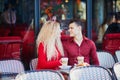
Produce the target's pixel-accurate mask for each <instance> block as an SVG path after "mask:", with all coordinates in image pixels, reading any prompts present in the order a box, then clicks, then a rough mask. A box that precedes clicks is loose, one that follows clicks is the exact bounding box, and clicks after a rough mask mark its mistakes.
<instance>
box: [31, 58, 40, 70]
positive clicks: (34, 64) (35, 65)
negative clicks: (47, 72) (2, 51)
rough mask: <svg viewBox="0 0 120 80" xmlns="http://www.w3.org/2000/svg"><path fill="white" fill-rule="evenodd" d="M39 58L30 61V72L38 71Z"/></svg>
mask: <svg viewBox="0 0 120 80" xmlns="http://www.w3.org/2000/svg"><path fill="white" fill-rule="evenodd" d="M37 62H38V58H34V59H32V60H31V61H30V64H29V66H30V70H36V67H37Z"/></svg>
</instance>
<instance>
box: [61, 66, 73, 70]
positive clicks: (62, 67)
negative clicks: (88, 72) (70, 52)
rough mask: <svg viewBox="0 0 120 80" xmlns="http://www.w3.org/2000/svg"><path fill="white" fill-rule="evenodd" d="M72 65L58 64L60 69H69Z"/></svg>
mask: <svg viewBox="0 0 120 80" xmlns="http://www.w3.org/2000/svg"><path fill="white" fill-rule="evenodd" d="M71 67H72V66H59V68H60V69H70V68H71Z"/></svg>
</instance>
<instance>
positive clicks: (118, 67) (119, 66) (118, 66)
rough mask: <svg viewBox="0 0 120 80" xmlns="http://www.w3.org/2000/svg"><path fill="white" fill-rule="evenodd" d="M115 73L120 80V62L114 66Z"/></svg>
mask: <svg viewBox="0 0 120 80" xmlns="http://www.w3.org/2000/svg"><path fill="white" fill-rule="evenodd" d="M113 71H114V75H115V77H116V79H117V80H120V62H118V63H115V64H114V66H113Z"/></svg>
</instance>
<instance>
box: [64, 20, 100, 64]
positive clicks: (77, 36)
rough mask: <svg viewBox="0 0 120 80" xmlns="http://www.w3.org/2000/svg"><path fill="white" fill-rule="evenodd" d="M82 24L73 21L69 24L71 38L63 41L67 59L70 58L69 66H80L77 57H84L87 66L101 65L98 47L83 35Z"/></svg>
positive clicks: (78, 21)
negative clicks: (97, 51)
mask: <svg viewBox="0 0 120 80" xmlns="http://www.w3.org/2000/svg"><path fill="white" fill-rule="evenodd" d="M82 27H83V26H82V22H81V21H80V20H72V21H70V23H69V30H68V31H69V33H70V38H68V39H65V40H63V39H62V42H63V47H64V53H65V57H68V58H69V59H68V65H75V64H78V61H77V57H79V56H83V57H84V63H86V64H87V65H99V61H98V57H97V53H96V46H95V44H94V42H93V41H92V40H89V39H88V38H86V37H85V36H84V35H83V34H82Z"/></svg>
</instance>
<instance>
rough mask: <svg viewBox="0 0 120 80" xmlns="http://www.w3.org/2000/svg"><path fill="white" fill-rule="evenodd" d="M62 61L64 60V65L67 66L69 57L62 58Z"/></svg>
mask: <svg viewBox="0 0 120 80" xmlns="http://www.w3.org/2000/svg"><path fill="white" fill-rule="evenodd" d="M61 61H62V66H67V65H68V58H67V57H63V58H61Z"/></svg>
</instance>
